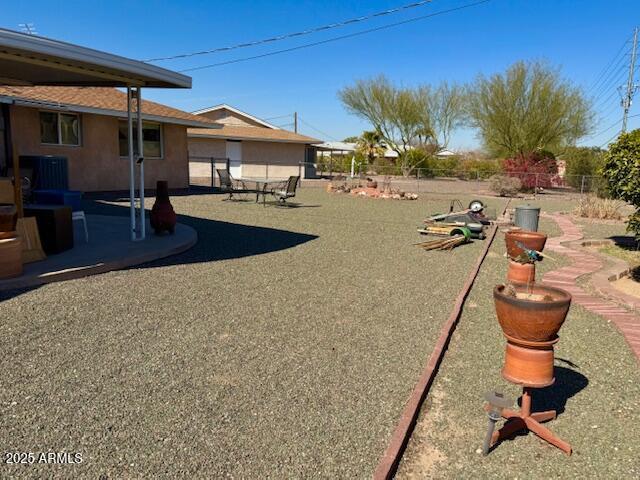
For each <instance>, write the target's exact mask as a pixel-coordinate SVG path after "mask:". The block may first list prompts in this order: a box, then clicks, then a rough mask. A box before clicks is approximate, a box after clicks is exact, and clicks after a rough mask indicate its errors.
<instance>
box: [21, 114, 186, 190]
mask: <svg viewBox="0 0 640 480" xmlns="http://www.w3.org/2000/svg"><path fill="white" fill-rule="evenodd" d="M80 117H81V118H80V128H81V145H80V146H78V147H73V146H66V145H42V144H41V143H40V117H39V110H38V109H36V108H29V107H19V106H15V105H14V106H12V107H11V128H12V140H13V148H14V149H15V151H16V152H17V153H18V155H60V156H64V157H67V158H68V162H69V188H71V189H74V190H81V191H83V192H96V191H113V190H128V188H129V160H128V159H127V158H124V157H120V152H119V143H118V121H119V120H118V119H117V118H116V117H109V116H106V115H94V114H88V113H83V114H80ZM162 135H163V148H164V158H162V159H157V160H154V159H147V160H145V162H144V167H145V187H146V188H155V186H156V181H157V180H168V181H169V188H186V187H188V186H189V169H188V153H187V132H186V127H184V126H181V125H173V124H163V125H162Z"/></svg>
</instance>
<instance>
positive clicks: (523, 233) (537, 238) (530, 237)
mask: <svg viewBox="0 0 640 480" xmlns="http://www.w3.org/2000/svg"><path fill="white" fill-rule="evenodd" d="M504 240H505V243H506V244H507V255H509V258H516V257H517V256H518V255H520V254H522V253H523V252H524V250H522V249H521V248H520V247H518V245H516V242H520V243H522V244H523V245H524V246H525V247H527V248H528V249H530V250H536V251H538V252H541V251H542V250H543V249H544V245H545V243H547V236H546V235H545V234H544V233H539V232H531V231H529V230H509V231H508V232H506V233H505V235H504Z"/></svg>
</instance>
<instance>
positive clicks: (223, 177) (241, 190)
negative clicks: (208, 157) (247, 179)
mask: <svg viewBox="0 0 640 480" xmlns="http://www.w3.org/2000/svg"><path fill="white" fill-rule="evenodd" d="M216 172H217V173H218V178H219V179H220V190H222V191H223V192H225V193H228V194H229V198H228V199H227V200H232V199H233V195H234V194H237V195H242V194H245V193H250V192H252V190H249V189H247V187H246V185H245V184H244V182H243V181H242V180H235V179H234V178H233V177H232V176H231V174H230V173H229V171H228V170H221V169H219V168H216Z"/></svg>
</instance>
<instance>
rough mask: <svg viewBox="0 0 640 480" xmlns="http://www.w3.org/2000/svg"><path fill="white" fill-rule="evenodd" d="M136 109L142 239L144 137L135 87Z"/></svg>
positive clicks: (139, 92)
mask: <svg viewBox="0 0 640 480" xmlns="http://www.w3.org/2000/svg"><path fill="white" fill-rule="evenodd" d="M136 105H137V107H136V111H137V127H138V159H137V161H136V163H137V164H138V165H139V166H140V192H139V195H140V227H139V232H140V236H139V237H138V240H144V239H145V236H146V219H145V211H144V138H143V135H142V88H140V87H138V88H137V89H136Z"/></svg>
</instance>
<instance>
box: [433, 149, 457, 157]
mask: <svg viewBox="0 0 640 480" xmlns="http://www.w3.org/2000/svg"><path fill="white" fill-rule="evenodd" d="M458 156H459V154H458V153H456V152H452V151H451V150H447V149H444V150H440V151H439V152H438V153H436V157H437V158H451V157H458Z"/></svg>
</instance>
